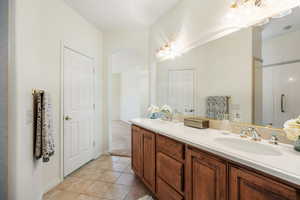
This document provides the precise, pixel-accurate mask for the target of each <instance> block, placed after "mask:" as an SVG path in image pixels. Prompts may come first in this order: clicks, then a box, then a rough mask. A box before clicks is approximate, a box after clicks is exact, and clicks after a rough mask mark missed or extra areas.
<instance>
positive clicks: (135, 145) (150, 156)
mask: <svg viewBox="0 0 300 200" xmlns="http://www.w3.org/2000/svg"><path fill="white" fill-rule="evenodd" d="M132 169H133V171H134V172H135V174H136V175H137V176H139V177H140V178H141V179H142V180H143V182H144V183H145V184H146V185H147V186H148V188H149V189H150V190H151V191H152V192H153V193H155V133H153V132H151V131H148V130H145V129H142V128H139V127H137V126H132Z"/></svg>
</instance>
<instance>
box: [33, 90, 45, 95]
mask: <svg viewBox="0 0 300 200" xmlns="http://www.w3.org/2000/svg"><path fill="white" fill-rule="evenodd" d="M37 92H41V93H44V90H40V89H32V95H34V94H35V93H37Z"/></svg>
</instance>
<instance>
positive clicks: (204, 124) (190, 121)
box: [184, 117, 209, 129]
mask: <svg viewBox="0 0 300 200" xmlns="http://www.w3.org/2000/svg"><path fill="white" fill-rule="evenodd" d="M184 125H185V126H189V127H193V128H199V129H206V128H209V120H207V119H202V118H200V117H189V118H185V119H184Z"/></svg>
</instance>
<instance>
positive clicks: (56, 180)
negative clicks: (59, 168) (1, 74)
mask: <svg viewBox="0 0 300 200" xmlns="http://www.w3.org/2000/svg"><path fill="white" fill-rule="evenodd" d="M60 183H61V180H60V178H59V177H57V178H55V179H54V180H52V181H51V182H49V183H48V184H47V185H46V186H45V188H44V194H45V193H47V192H49V191H50V190H51V189H53V188H54V187H55V186H57V185H58V184H60Z"/></svg>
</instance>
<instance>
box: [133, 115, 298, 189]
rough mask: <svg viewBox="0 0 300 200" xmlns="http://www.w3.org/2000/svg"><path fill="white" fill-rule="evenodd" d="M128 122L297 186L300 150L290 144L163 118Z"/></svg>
mask: <svg viewBox="0 0 300 200" xmlns="http://www.w3.org/2000/svg"><path fill="white" fill-rule="evenodd" d="M130 122H131V123H133V124H135V125H137V126H140V127H143V128H145V129H148V130H151V131H153V132H155V133H157V134H161V135H165V136H168V137H170V138H173V139H175V140H178V141H181V142H184V143H186V144H189V145H191V146H193V147H197V148H199V149H203V150H206V151H208V152H211V153H213V154H216V155H219V156H221V157H224V158H226V159H229V160H232V161H235V162H238V163H241V164H243V165H246V166H249V167H252V168H254V169H257V170H260V171H262V172H264V173H267V174H270V175H272V176H274V177H278V178H280V179H282V180H285V181H288V182H290V183H293V184H296V185H298V186H299V187H300V152H297V151H295V150H294V149H293V146H292V145H287V144H279V145H272V144H269V143H268V141H266V140H262V141H260V142H253V141H250V140H249V139H243V138H240V137H239V135H237V134H234V133H229V132H226V131H222V130H216V129H195V128H191V127H186V126H184V125H183V123H175V122H168V121H163V120H153V119H146V118H139V119H133V120H131V121H130Z"/></svg>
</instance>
